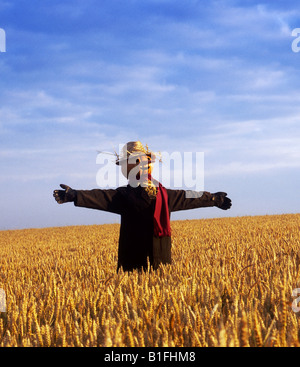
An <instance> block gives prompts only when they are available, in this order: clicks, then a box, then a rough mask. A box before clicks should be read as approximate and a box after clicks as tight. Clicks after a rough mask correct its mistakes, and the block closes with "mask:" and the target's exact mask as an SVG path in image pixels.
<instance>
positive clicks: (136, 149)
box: [116, 140, 156, 165]
mask: <svg viewBox="0 0 300 367" xmlns="http://www.w3.org/2000/svg"><path fill="white" fill-rule="evenodd" d="M141 155H147V156H148V157H150V158H151V162H155V159H156V155H155V154H154V153H153V152H151V151H150V150H149V149H148V145H146V147H144V145H143V144H142V143H141V142H140V141H139V140H138V141H130V142H128V143H126V144H125V145H124V146H123V148H122V153H121V155H120V156H119V155H117V159H116V164H117V165H120V164H122V163H124V162H127V160H128V158H129V156H130V157H132V156H136V157H137V158H138V157H140V156H141Z"/></svg>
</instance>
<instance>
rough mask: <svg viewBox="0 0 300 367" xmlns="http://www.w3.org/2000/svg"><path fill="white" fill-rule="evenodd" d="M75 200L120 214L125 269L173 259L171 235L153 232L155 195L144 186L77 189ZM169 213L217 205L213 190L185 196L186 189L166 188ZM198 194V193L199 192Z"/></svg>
mask: <svg viewBox="0 0 300 367" xmlns="http://www.w3.org/2000/svg"><path fill="white" fill-rule="evenodd" d="M76 192H77V199H76V200H75V202H74V204H75V205H76V206H79V207H85V208H92V209H98V210H104V211H107V212H111V213H116V214H120V215H121V228H120V238H119V249H118V267H117V268H118V269H119V268H120V267H122V268H123V270H124V271H131V270H133V269H142V268H143V269H144V270H146V269H147V267H148V264H147V257H149V262H150V266H152V267H153V268H154V269H156V268H157V267H158V266H159V264H160V263H163V264H170V263H171V237H162V238H155V237H154V236H153V215H154V208H155V199H150V198H149V196H148V194H147V193H146V192H145V190H144V188H142V187H141V186H138V187H136V188H133V187H131V186H130V185H128V186H124V187H119V188H117V189H108V190H101V189H94V190H76ZM167 193H168V206H169V213H170V214H171V212H175V211H178V210H187V209H194V208H200V207H211V206H214V203H213V201H212V200H211V198H212V194H210V193H209V192H206V191H204V192H203V194H202V196H200V197H195V198H186V191H184V190H171V189H167ZM198 196H199V195H198Z"/></svg>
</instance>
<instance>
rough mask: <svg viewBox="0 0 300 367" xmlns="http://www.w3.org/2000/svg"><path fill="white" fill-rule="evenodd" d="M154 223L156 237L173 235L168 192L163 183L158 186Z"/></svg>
mask: <svg viewBox="0 0 300 367" xmlns="http://www.w3.org/2000/svg"><path fill="white" fill-rule="evenodd" d="M153 223H154V236H155V237H165V236H168V237H171V227H170V215H169V206H168V193H167V190H166V189H165V187H163V185H162V184H161V183H159V186H158V187H157V194H156V203H155V209H154V218H153Z"/></svg>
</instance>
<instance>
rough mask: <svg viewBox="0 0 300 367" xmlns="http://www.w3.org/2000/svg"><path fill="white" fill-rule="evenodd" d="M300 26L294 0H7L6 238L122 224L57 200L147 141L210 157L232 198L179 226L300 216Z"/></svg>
mask: <svg viewBox="0 0 300 367" xmlns="http://www.w3.org/2000/svg"><path fill="white" fill-rule="evenodd" d="M299 27H300V6H299V5H298V4H297V3H296V2H295V1H265V2H259V1H234V0H232V1H230V0H229V1H226V0H223V1H207V2H204V1H197V0H186V1H178V0H172V1H171V0H127V1H121V0H109V1H106V0H102V1H95V0H85V1H83V0H81V1H79V0H75V1H74V0H73V1H63V2H61V1H57V0H52V1H51V2H50V1H47V0H45V1H37V0H32V1H30V2H29V1H22V0H20V1H18V2H12V1H5V0H4V1H2V2H1V4H0V28H2V29H4V30H5V32H6V52H2V53H0V76H1V78H0V165H1V166H0V167H1V175H0V200H1V204H0V205H1V224H0V229H17V228H32V227H50V226H64V225H80V224H101V223H109V222H118V221H119V218H118V216H116V215H113V214H110V213H104V212H100V211H94V210H90V209H83V208H74V206H73V205H72V204H65V205H60V206H59V205H57V204H56V202H55V201H54V199H53V197H52V191H53V189H56V188H58V186H59V184H60V183H65V184H68V185H70V186H71V187H73V188H75V189H76V188H77V189H92V188H97V187H98V186H97V182H96V175H97V171H98V170H99V165H97V164H96V158H97V150H106V151H112V149H113V147H118V145H119V144H120V143H126V142H127V141H131V140H136V139H139V140H141V141H142V142H143V143H148V145H149V147H150V148H152V149H153V150H155V151H159V150H160V151H167V152H174V151H180V152H204V160H205V163H204V164H205V171H204V173H205V177H204V184H205V186H204V189H205V190H207V191H210V192H216V191H226V192H227V193H228V196H230V197H231V199H232V202H233V206H232V209H231V210H230V211H227V212H224V211H221V210H218V209H216V208H205V209H197V210H192V211H188V212H178V213H174V214H173V215H172V219H186V218H211V217H219V216H243V215H265V214H281V213H297V212H299V207H300V195H299V193H298V190H299V187H300V173H299V172H300V170H299V168H300V149H299V147H300V124H299V123H300V103H299V102H300V93H299V92H300V52H299V53H295V52H293V51H292V48H291V44H292V41H293V40H294V39H295V37H292V35H291V33H292V30H293V29H294V28H299Z"/></svg>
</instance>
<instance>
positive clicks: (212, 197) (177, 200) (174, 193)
mask: <svg viewBox="0 0 300 367" xmlns="http://www.w3.org/2000/svg"><path fill="white" fill-rule="evenodd" d="M167 192H168V201H169V208H170V211H171V212H175V211H178V210H188V209H195V208H204V207H213V206H216V207H218V208H220V209H223V210H227V209H229V208H230V207H231V200H230V199H229V198H228V197H227V194H226V193H225V192H216V193H214V194H211V193H210V192H208V191H203V192H196V191H185V190H170V189H168V190H167Z"/></svg>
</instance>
